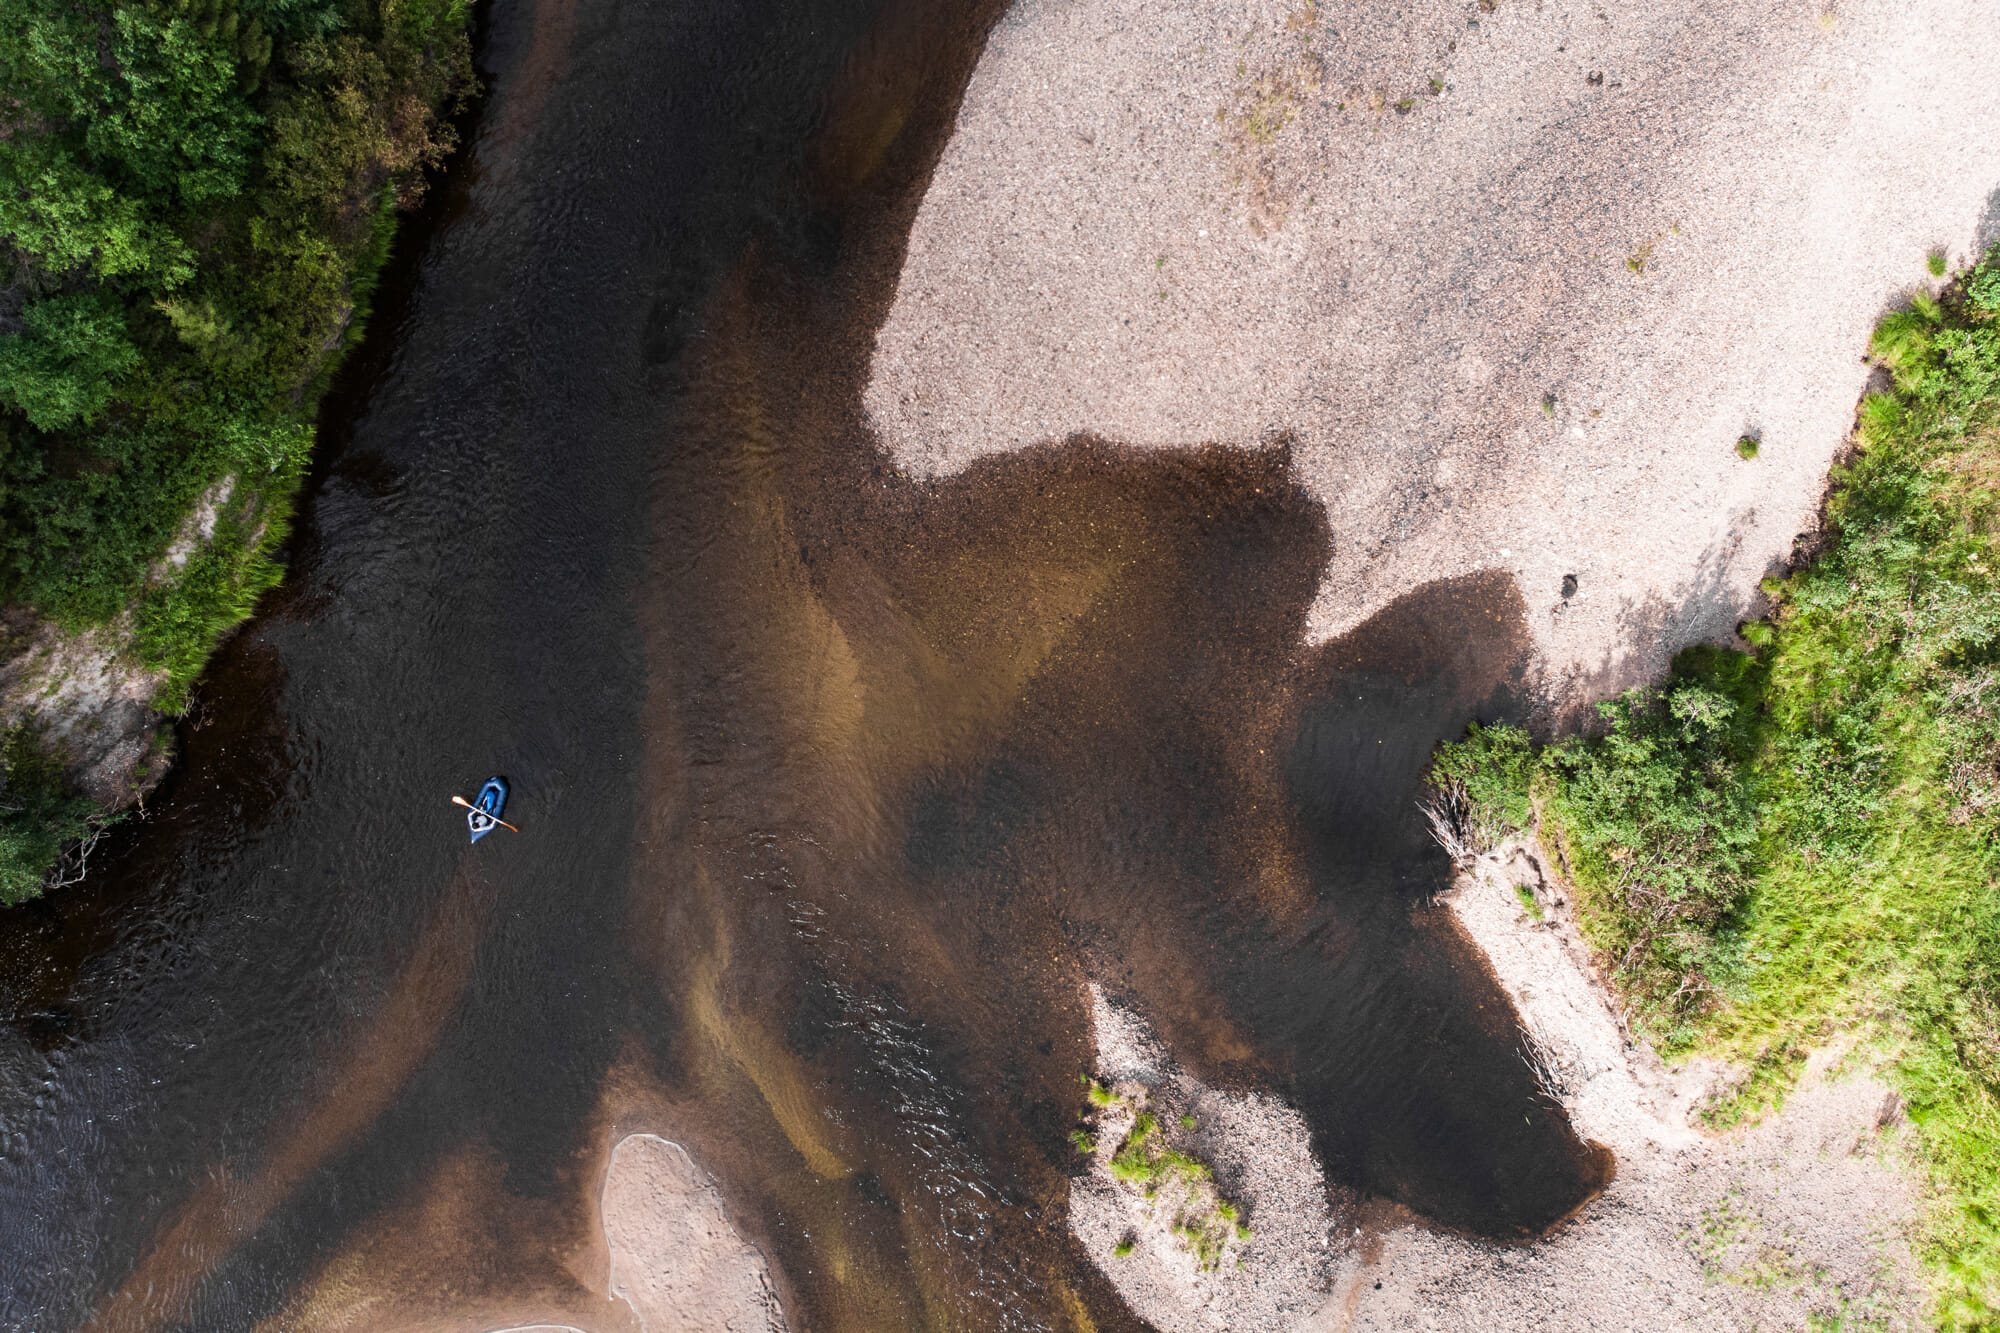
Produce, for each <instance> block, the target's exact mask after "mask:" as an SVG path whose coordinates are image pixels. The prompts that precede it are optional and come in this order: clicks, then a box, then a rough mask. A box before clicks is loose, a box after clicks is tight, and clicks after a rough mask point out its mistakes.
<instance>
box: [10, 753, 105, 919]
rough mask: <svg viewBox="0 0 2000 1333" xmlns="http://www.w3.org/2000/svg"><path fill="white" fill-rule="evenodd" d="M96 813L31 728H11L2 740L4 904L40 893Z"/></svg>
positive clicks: (86, 831) (83, 833)
mask: <svg viewBox="0 0 2000 1333" xmlns="http://www.w3.org/2000/svg"><path fill="white" fill-rule="evenodd" d="M96 815H97V807H96V806H95V805H93V804H92V803H91V802H90V801H89V800H87V799H86V798H84V797H82V796H80V795H78V794H77V793H76V792H74V791H73V790H71V789H70V788H69V786H68V785H67V784H66V783H65V782H64V781H63V775H62V765H61V764H60V763H58V762H57V761H56V759H55V757H54V756H53V755H51V754H49V753H48V751H47V750H45V749H44V748H43V747H42V744H41V740H40V738H39V737H38V736H37V735H36V734H35V733H34V732H33V731H32V730H31V729H30V728H28V727H16V728H14V730H13V731H11V732H9V733H8V734H7V736H6V738H5V740H4V741H0V906H5V907H12V906H13V905H14V904H16V903H18V902H21V901H22V900H24V899H27V898H32V897H34V896H35V895H36V894H38V893H40V892H41V891H42V883H43V881H44V879H45V878H46V877H47V875H48V872H49V868H50V867H51V866H53V865H54V864H55V863H56V859H57V857H59V856H60V855H61V853H62V850H63V847H64V846H65V844H68V843H71V842H74V841H76V840H77V839H79V838H82V837H84V836H86V835H87V834H88V833H89V832H90V831H91V828H92V822H93V820H94V819H95V818H96Z"/></svg>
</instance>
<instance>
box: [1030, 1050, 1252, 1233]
mask: <svg viewBox="0 0 2000 1333" xmlns="http://www.w3.org/2000/svg"><path fill="white" fill-rule="evenodd" d="M1083 1083H1084V1087H1085V1093H1086V1097H1087V1099H1088V1100H1089V1102H1090V1104H1091V1106H1092V1107H1094V1108H1096V1111H1094V1112H1086V1116H1091V1115H1095V1114H1097V1113H1099V1112H1104V1111H1109V1110H1112V1109H1113V1108H1124V1107H1126V1106H1128V1105H1130V1106H1131V1107H1132V1108H1133V1116H1132V1123H1131V1125H1130V1127H1129V1128H1128V1129H1127V1130H1126V1131H1125V1134H1124V1137H1123V1138H1121V1139H1120V1140H1119V1142H1118V1147H1117V1149H1116V1150H1115V1151H1113V1152H1112V1154H1111V1157H1110V1159H1109V1161H1108V1162H1106V1163H1105V1165H1106V1166H1107V1168H1108V1169H1109V1170H1110V1172H1111V1175H1112V1177H1113V1178H1114V1179H1116V1180H1118V1181H1119V1182H1121V1183H1123V1184H1125V1185H1129V1186H1131V1187H1132V1188H1133V1189H1135V1190H1137V1191H1138V1192H1139V1193H1140V1194H1141V1195H1142V1196H1144V1198H1145V1199H1146V1200H1147V1208H1148V1211H1153V1210H1155V1209H1159V1208H1163V1207H1164V1208H1170V1209H1172V1213H1171V1216H1170V1220H1169V1221H1168V1223H1167V1226H1168V1230H1169V1231H1170V1232H1171V1233H1172V1234H1173V1235H1174V1236H1176V1237H1177V1238H1179V1240H1180V1242H1181V1243H1182V1244H1183V1245H1184V1246H1186V1247H1187V1249H1188V1251H1189V1253H1191V1254H1192V1255H1193V1256H1194V1259H1195V1263H1196V1264H1197V1265H1198V1266H1199V1267H1200V1268H1202V1269H1204V1270H1213V1269H1215V1268H1217V1267H1220V1266H1221V1263H1222V1259H1223V1255H1224V1251H1225V1250H1226V1249H1227V1247H1228V1245H1229V1242H1230V1241H1231V1240H1238V1241H1241V1240H1247V1239H1249V1237H1250V1228H1249V1226H1248V1225H1247V1224H1245V1222H1244V1221H1243V1217H1242V1210H1241V1209H1240V1208H1239V1207H1238V1206H1237V1205H1236V1204H1235V1203H1234V1202H1232V1201H1231V1200H1229V1199H1227V1198H1225V1197H1224V1196H1223V1195H1222V1193H1221V1191H1220V1190H1219V1189H1218V1188H1217V1186H1216V1183H1215V1173H1214V1171H1212V1170H1211V1169H1210V1168H1209V1165H1208V1163H1206V1162H1204V1161H1202V1160H1201V1159H1200V1158H1199V1157H1197V1156H1195V1155H1194V1153H1192V1152H1190V1151H1188V1149H1187V1148H1186V1147H1185V1146H1177V1145H1175V1144H1173V1143H1169V1142H1168V1141H1167V1134H1168V1130H1167V1128H1166V1127H1165V1126H1163V1125H1162V1124H1161V1123H1160V1119H1159V1117H1158V1116H1156V1115H1155V1114H1154V1113H1153V1112H1152V1111H1150V1110H1148V1109H1146V1101H1147V1094H1146V1093H1145V1092H1144V1091H1140V1092H1137V1093H1135V1094H1134V1095H1133V1096H1132V1098H1131V1099H1130V1101H1129V1102H1128V1100H1127V1099H1126V1098H1124V1097H1121V1096H1119V1095H1118V1094H1117V1093H1115V1092H1113V1091H1112V1090H1111V1089H1110V1088H1107V1087H1105V1086H1104V1085H1103V1084H1101V1083H1099V1082H1097V1081H1096V1080H1095V1079H1092V1078H1091V1077H1089V1076H1088V1075H1085V1076H1084V1078H1083ZM1177 1120H1178V1123H1179V1125H1180V1126H1181V1128H1182V1129H1183V1130H1191V1129H1193V1128H1195V1125H1196V1120H1195V1117H1194V1116H1193V1115H1191V1114H1183V1115H1181V1116H1179V1117H1177ZM1116 1123H1118V1122H1116V1121H1114V1122H1113V1124H1114V1125H1115V1124H1116ZM1070 1139H1071V1142H1072V1143H1074V1144H1075V1145H1076V1146H1077V1148H1078V1150H1079V1151H1082V1152H1088V1153H1095V1152H1096V1151H1097V1144H1098V1139H1097V1136H1096V1135H1095V1134H1093V1133H1091V1132H1090V1130H1088V1129H1078V1130H1076V1131H1075V1132H1074V1133H1072V1134H1071V1136H1070ZM1086 1144H1087V1145H1088V1146H1087V1147H1086V1146H1085V1145H1086ZM1134 1243H1135V1242H1134V1239H1133V1238H1132V1237H1130V1236H1128V1237H1126V1238H1125V1239H1124V1240H1122V1241H1120V1242H1119V1244H1118V1246H1117V1247H1116V1248H1115V1249H1114V1250H1113V1253H1114V1254H1117V1255H1119V1256H1121V1257H1122V1256H1124V1255H1128V1254H1130V1253H1131V1252H1132V1248H1133V1245H1134Z"/></svg>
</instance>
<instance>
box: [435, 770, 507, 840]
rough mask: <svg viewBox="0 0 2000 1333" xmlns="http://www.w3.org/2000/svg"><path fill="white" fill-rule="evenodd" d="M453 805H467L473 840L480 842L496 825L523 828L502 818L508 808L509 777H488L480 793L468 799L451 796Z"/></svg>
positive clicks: (468, 821)
mask: <svg viewBox="0 0 2000 1333" xmlns="http://www.w3.org/2000/svg"><path fill="white" fill-rule="evenodd" d="M451 803H452V804H453V805H462V806H464V807H465V823H466V827H467V828H469V829H470V830H471V831H472V840H473V841H474V842H478V841H479V840H480V839H481V838H483V837H485V836H486V835H487V834H489V833H491V832H492V831H493V827H494V825H496V824H497V825H499V826H500V827H501V828H504V829H506V830H508V831H509V832H511V833H519V832H520V831H521V830H519V829H517V828H515V827H514V826H513V825H512V824H509V823H508V822H507V821H506V820H504V819H502V818H500V812H501V811H502V810H505V809H506V808H507V779H505V778H498V777H495V778H488V779H486V785H485V786H483V787H481V788H480V789H479V795H478V796H477V797H475V798H474V799H472V800H470V801H468V800H466V799H465V798H464V797H463V796H454V797H452V798H451Z"/></svg>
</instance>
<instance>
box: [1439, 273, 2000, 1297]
mask: <svg viewBox="0 0 2000 1333" xmlns="http://www.w3.org/2000/svg"><path fill="white" fill-rule="evenodd" d="M1933 272H1934V273H1935V268H1933ZM1870 353H1871V357H1872V359H1873V360H1874V361H1875V362H1876V363H1877V364H1878V365H1880V366H1883V367H1886V368H1887V370H1888V371H1889V372H1890V373H1891V375H1892V376H1893V385H1892V387H1891V388H1889V389H1888V390H1887V391H1886V392H1881V393H1874V394H1870V395H1869V396H1868V397H1867V398H1865V399H1864V400H1863V402H1862V405H1861V409H1860V414H1859V421H1858V426H1857V430H1856V434H1855V440H1854V444H1855V448H1854V452H1853V454H1852V456H1851V457H1850V459H1849V460H1848V461H1847V462H1846V464H1845V465H1844V466H1841V467H1839V468H1837V469H1836V470H1835V472H1834V476H1833V481H1832V489H1831V490H1830V492H1829V495H1828V499H1827V502H1826V509H1825V516H1824V524H1823V530H1822V533H1821V537H1820V541H1819V544H1818V546H1817V549H1816V550H1813V551H1809V552H1802V553H1801V559H1800V560H1799V562H1798V563H1797V565H1796V567H1795V568H1794V569H1793V571H1792V572H1791V573H1790V574H1789V575H1787V576H1785V577H1783V578H1775V579H1769V580H1766V582H1765V585H1764V591H1765V593H1766V594H1767V595H1768V596H1769V597H1770V599H1771V610H1770V613H1769V615H1768V616H1767V617H1766V618H1765V619H1763V620H1761V621H1757V622H1753V623H1749V624H1745V625H1743V626H1742V627H1741V629H1740V634H1741V637H1742V639H1743V640H1744V641H1745V642H1747V643H1748V644H1749V646H1750V648H1751V651H1749V652H1747V653H1746V652H1739V651H1735V650H1733V649H1728V648H1718V647H1713V646H1698V647H1694V648H1690V649H1688V650H1686V651H1684V652H1682V653H1681V654H1679V655H1678V656H1677V657H1676V658H1675V659H1674V662H1673V666H1672V669H1671V672H1670V674H1669V675H1668V678H1667V679H1666V681H1665V682H1664V683H1662V684H1660V685H1658V686H1655V687H1650V688H1642V689H1636V690H1632V691H1628V692H1627V693H1625V694H1624V695H1621V696H1620V697H1618V698H1617V699H1614V700H1612V701H1609V702H1607V703H1605V704H1601V705H1600V706H1599V711H1600V713H1601V717H1602V725H1601V727H1599V728H1597V729H1595V732H1594V734H1590V735H1585V736H1566V737H1562V738H1559V739H1556V740H1552V741H1550V742H1548V743H1546V744H1539V743H1537V742H1536V741H1534V740H1533V739H1532V738H1531V737H1530V736H1529V735H1528V734H1527V733H1526V732H1525V731H1523V730H1521V729H1519V728H1516V727H1512V726H1506V725H1495V726H1490V727H1480V726H1474V727H1473V728H1472V729H1471V730H1470V731H1469V732H1468V734H1467V735H1466V737H1465V738H1464V739H1463V740H1461V741H1459V742H1456V743H1453V744H1450V745H1447V746H1444V747H1443V748H1441V749H1440V751H1439V753H1438V754H1437V756H1436V757H1435V758H1434V760H1433V764H1432V768H1431V772H1430V781H1431V787H1432V791H1433V799H1432V802H1431V805H1430V811H1431V817H1432V821H1433V824H1434V826H1435V827H1436V828H1437V829H1438V831H1439V835H1440V841H1442V842H1444V843H1446V845H1447V848H1448V850H1452V851H1453V852H1454V854H1455V855H1457V856H1459V857H1460V859H1461V860H1465V859H1468V858H1470V857H1472V856H1476V855H1478V854H1479V853H1481V852H1484V851H1486V850H1488V849H1490V848H1492V847H1493V846H1495V845H1497V844H1499V843H1500V842H1502V841H1503V840H1504V839H1506V838H1508V837H1510V836H1513V835H1514V834H1516V833H1518V832H1522V831H1531V832H1532V833H1534V835H1535V836H1536V837H1537V838H1538V839H1539V841H1540V842H1541V844H1542V846H1543V847H1544V848H1545V849H1546V850H1547V851H1548V852H1549V853H1550V854H1551V855H1552V856H1553V858H1555V860H1556V863H1557V864H1558V865H1559V866H1560V868H1561V870H1562V872H1563V874H1564V876H1565V877H1566V878H1567V879H1568V880H1569V881H1570V891H1571V893H1572V895H1573V899H1574V902H1575V906H1576V915H1577V920H1578V923H1579V926H1580V928H1581V930H1582V933H1583V936H1584V939H1585V940H1586V942H1587V943H1588V945H1589V947H1590V948H1591V950H1592V952H1593V954H1594V955H1595V957H1596V959H1597V962H1598V965H1599V968H1600V969H1601V971H1602V972H1603V974H1604V975H1605V977H1606V978H1607V979H1608V980H1609V982H1610V983H1611V986H1612V988H1613V990H1614V992H1615V994H1616V995H1617V997H1618V1000H1619V1002H1620V1004H1621V1006H1622V1008H1623V1014H1624V1018H1625V1021H1626V1023H1627V1025H1628V1026H1629V1028H1630V1030H1631V1032H1632V1033H1633V1035H1634V1036H1635V1037H1643V1038H1645V1039H1646V1040H1648V1041H1649V1042H1651V1043H1652V1044H1653V1045H1654V1047H1655V1048H1656V1049H1657V1050H1659V1052H1660V1053H1661V1054H1662V1055H1664V1056H1666V1057H1667V1058H1668V1059H1670V1060H1675V1059H1683V1058H1687V1057H1690V1056H1695V1055H1702V1056H1710V1057H1720V1058H1722V1059H1724V1060H1727V1061H1729V1062H1730V1064H1731V1066H1732V1067H1733V1068H1734V1069H1735V1070H1736V1071H1737V1074H1738V1077H1737V1079H1736V1081H1735V1082H1734V1084H1733V1085H1732V1087H1731V1088H1730V1089H1729V1091H1727V1092H1726V1093H1725V1094H1724V1095H1721V1096H1719V1097H1717V1098H1715V1099H1713V1100H1712V1101H1711V1102H1710V1103H1709V1104H1708V1105H1707V1107H1706V1108H1705V1110H1704V1112H1703V1116H1704V1118H1705V1119H1706V1120H1707V1121H1708V1122H1709V1123H1710V1125H1711V1126H1712V1127H1716V1128H1720V1127H1723V1126H1726V1125H1729V1124H1732V1123H1735V1122H1738V1121H1742V1120H1745V1119H1748V1118H1754V1117H1756V1116H1759V1115H1761V1114H1762V1113H1764V1112H1766V1111H1768V1110H1770V1109H1772V1108H1774V1107H1776V1106H1778V1105H1780V1104H1782V1102H1783V1100H1784V1098H1785V1096H1786V1095H1787V1093H1788V1091H1789V1090H1790V1089H1791V1088H1792V1086H1793V1085H1794V1083H1795V1081H1796V1080H1797V1078H1798V1076H1799V1074H1800V1072H1801V1071H1802V1070H1803V1069H1804V1068H1805V1066H1806V1062H1807V1058H1808V1056H1809V1055H1810V1054H1811V1053H1812V1052H1813V1051H1814V1050H1816V1049H1819V1048H1823V1047H1825V1046H1826V1045H1827V1044H1828V1043H1829V1042H1830V1041H1832V1040H1834V1039H1835V1038H1836V1037H1837V1036H1841V1035H1842V1034H1847V1035H1850V1036H1858V1037H1859V1038H1860V1039H1861V1041H1862V1042H1863V1045H1864V1047H1865V1048H1867V1049H1868V1050H1869V1051H1871V1052H1872V1054H1873V1055H1874V1056H1876V1057H1879V1058H1881V1059H1883V1060H1885V1061H1886V1062H1887V1063H1888V1065H1889V1067H1890V1068H1891V1069H1892V1070H1893V1075H1892V1077H1893V1081H1894V1083H1895V1086H1896V1090H1897V1092H1898V1093H1899V1095H1900V1096H1901V1098H1902V1100H1903V1103H1904V1105H1905V1106H1906V1108H1907V1112H1908V1116H1909V1119H1910V1121H1911V1123H1912V1124H1913V1125H1914V1126H1915V1128H1916V1141H1917V1143H1918V1145H1919V1152H1920V1155H1921V1157H1922V1164H1923V1167H1924V1169H1925V1171H1926V1172H1927V1178H1928V1184H1929V1187H1930V1189H1931V1195H1932V1197H1931V1200H1930V1204H1929V1210H1928V1216H1927V1220H1926V1224H1925V1232H1924V1235H1923V1237H1922V1245H1921V1251H1922V1254H1923V1258H1924V1260H1925V1262H1926V1264H1927V1266H1928V1268H1929V1270H1930V1273H1931V1276H1932V1279H1933V1281H1934V1283H1935V1288H1936V1299H1937V1306H1936V1311H1935V1313H1936V1317H1937V1319H1938V1322H1939V1324H1940V1325H1941V1326H1942V1327H1947V1328H1971V1327H1984V1326H1987V1325H1988V1324H1990V1322H1991V1321H1993V1319H1994V1318H1995V1316H1996V1313H2000V247H1995V248H1994V249H1992V250H1990V251H1989V252H1988V253H1987V256H1986V258H1985V259H1984V261H1983V262H1982V263H1980V264H1978V265H1976V266H1975V267H1973V268H1971V269H1970V270H1968V271H1965V272H1963V273H1961V274H1959V275H1957V277H1955V278H1954V279H1952V280H1951V281H1949V282H1947V283H1946V284H1945V285H1944V286H1943V288H1942V290H1941V291H1940V292H1938V293H1937V294H1936V295H1931V294H1928V293H1921V294H1919V295H1917V296H1915V297H1913V298H1912V300H1911V302H1910V304H1909V306H1908V307H1907V308H1906V309H1903V310H1899V311H1896V312H1895V313H1892V314H1890V315H1889V316H1887V317H1886V318H1885V319H1883V320H1882V321H1881V323H1880V324H1879V326H1878V327H1877V329H1876V330H1875V333H1874V337H1873V340H1872V343H1871V347H1870ZM1744 465H1745V466H1756V465H1757V464H1756V463H1755V462H1754V461H1751V460H1749V459H1748V458H1746V461H1745V464H1744Z"/></svg>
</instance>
